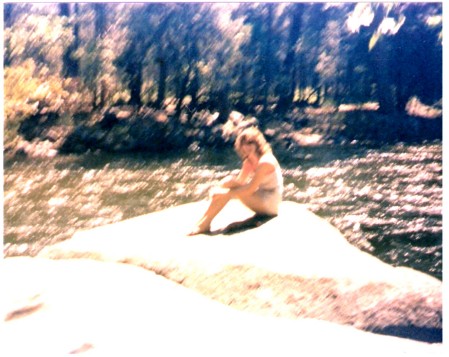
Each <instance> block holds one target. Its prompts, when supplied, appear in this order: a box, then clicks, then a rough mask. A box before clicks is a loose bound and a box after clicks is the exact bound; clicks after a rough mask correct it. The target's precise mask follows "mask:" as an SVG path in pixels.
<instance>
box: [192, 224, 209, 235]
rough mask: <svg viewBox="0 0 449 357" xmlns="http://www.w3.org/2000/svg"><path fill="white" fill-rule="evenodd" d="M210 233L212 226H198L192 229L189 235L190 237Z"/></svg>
mask: <svg viewBox="0 0 449 357" xmlns="http://www.w3.org/2000/svg"><path fill="white" fill-rule="evenodd" d="M208 232H210V226H201V225H198V226H196V227H195V228H194V229H192V230H191V231H190V232H189V233H188V234H187V235H188V236H194V235H197V234H202V233H208Z"/></svg>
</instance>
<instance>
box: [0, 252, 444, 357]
mask: <svg viewBox="0 0 449 357" xmlns="http://www.w3.org/2000/svg"><path fill="white" fill-rule="evenodd" d="M2 300H3V304H2V305H3V307H4V309H3V312H4V314H5V315H4V321H5V322H4V323H3V326H2V334H1V344H0V353H1V355H2V356H8V357H14V356H20V357H22V356H66V355H71V354H78V353H80V354H81V353H83V355H87V356H160V357H164V356H196V357H201V356H204V357H206V356H207V357H210V356H226V357H227V356H304V355H306V356H323V355H345V356H361V355H363V356H376V357H378V356H420V357H421V356H441V355H442V353H443V351H442V346H441V345H439V344H426V343H422V342H416V341H411V340H407V339H400V338H397V337H389V336H381V335H376V334H371V333H368V332H364V331H360V330H358V329H355V328H352V327H349V326H340V325H337V324H333V323H329V322H324V321H317V320H311V319H301V320H291V319H281V318H269V317H261V316H258V315H256V314H249V313H245V312H241V311H237V310H235V309H231V308H229V307H227V306H224V305H223V304H220V303H218V302H215V301H213V300H210V299H208V298H206V297H204V296H202V295H201V294H199V293H197V292H195V291H193V290H189V289H186V288H184V287H182V286H180V285H178V284H175V283H173V282H170V281H169V280H167V279H165V278H163V277H160V276H157V275H155V274H154V273H152V272H148V271H146V270H144V269H141V268H138V267H133V266H130V265H126V264H117V263H100V262H96V261H93V260H84V259H76V260H58V261H55V260H47V259H40V258H7V259H5V260H4V261H3V262H2Z"/></svg>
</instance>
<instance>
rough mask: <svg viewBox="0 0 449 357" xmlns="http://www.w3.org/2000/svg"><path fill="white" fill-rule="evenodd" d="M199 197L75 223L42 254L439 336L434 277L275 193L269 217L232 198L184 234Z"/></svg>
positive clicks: (258, 307) (249, 302)
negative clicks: (203, 227) (388, 260)
mask: <svg viewBox="0 0 449 357" xmlns="http://www.w3.org/2000/svg"><path fill="white" fill-rule="evenodd" d="M206 205H207V202H196V203H191V204H186V205H182V206H178V207H173V208H170V209H167V210H164V211H160V212H155V213H151V214H148V215H145V216H141V217H136V218H133V219H130V220H126V221H123V222H120V223H116V224H112V225H108V226H103V227H99V228H95V229H92V230H89V231H84V232H79V233H77V234H75V236H74V237H73V238H72V239H70V240H67V241H64V242H61V243H58V244H56V245H54V246H49V247H47V248H46V249H44V250H43V251H42V252H41V253H40V257H44V258H53V259H71V258H90V259H96V260H100V261H110V262H122V263H128V264H133V265H136V266H140V267H144V268H145V269H148V270H151V271H154V272H156V273H157V274H160V275H163V276H164V277H166V278H168V279H170V280H173V281H175V282H177V283H180V284H182V285H184V286H185V287H189V288H193V289H196V290H197V291H199V292H201V293H202V294H204V295H206V296H208V297H210V298H212V299H214V300H217V301H220V302H222V303H224V304H226V305H230V306H232V307H234V308H236V309H240V310H245V311H251V312H254V313H258V314H261V315H265V316H280V317H287V318H290V319H301V318H314V319H320V320H327V321H330V322H336V323H339V324H343V325H352V326H354V327H357V328H359V329H363V330H366V331H372V332H378V333H382V334H389V335H394V336H400V337H407V338H410V339H415V340H420V341H426V342H441V340H442V287H441V282H440V281H439V280H437V279H435V278H433V277H430V276H428V275H425V274H423V273H420V272H417V271H414V270H412V269H410V268H394V267H392V266H389V265H388V264H385V263H383V262H381V261H380V260H378V259H377V258H375V257H373V256H371V255H369V254H367V253H363V252H361V251H359V250H358V249H357V248H355V247H353V246H352V245H350V244H349V243H348V242H347V241H346V240H345V238H344V237H343V236H342V235H341V234H340V232H339V231H338V230H337V229H336V228H334V227H333V226H331V225H330V224H328V223H327V222H326V221H324V220H323V219H321V218H319V217H318V216H316V215H314V214H313V213H311V212H310V211H308V210H307V209H306V208H305V207H304V206H302V205H299V204H297V203H293V202H282V205H281V208H280V213H279V216H277V217H275V218H271V219H268V218H261V217H253V214H252V212H251V211H250V210H248V209H246V208H245V207H244V206H243V205H241V204H240V203H239V202H238V201H231V202H230V204H229V205H228V206H226V207H225V209H224V210H223V211H222V212H221V213H220V214H219V215H218V216H217V218H216V220H215V221H214V225H213V226H212V233H211V234H208V235H199V236H194V237H187V236H186V233H187V232H188V231H189V229H190V228H191V227H192V224H193V222H195V221H196V220H197V219H198V218H199V216H200V215H201V213H202V211H203V210H204V209H205V208H206Z"/></svg>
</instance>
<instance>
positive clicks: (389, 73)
mask: <svg viewBox="0 0 449 357" xmlns="http://www.w3.org/2000/svg"><path fill="white" fill-rule="evenodd" d="M4 39H5V53H4V65H5V114H6V127H5V128H6V134H7V135H6V136H8V135H10V133H12V132H14V128H17V126H18V125H19V124H20V122H21V121H22V120H23V119H24V118H26V117H29V116H30V115H33V114H34V113H36V112H37V111H39V110H42V109H43V108H47V110H48V111H51V112H57V113H59V114H60V115H71V116H73V115H75V114H76V113H80V112H92V111H95V110H101V109H104V108H108V107H112V106H114V105H121V104H129V105H133V106H137V107H140V106H148V107H155V108H162V107H164V106H168V105H171V106H174V108H175V110H176V112H177V113H180V111H181V108H182V107H183V106H184V108H185V107H188V108H189V110H192V111H193V110H202V109H209V110H216V111H218V112H219V113H220V118H221V119H220V120H221V121H225V120H226V118H227V116H228V114H229V113H230V111H231V110H238V111H241V112H242V113H245V114H253V115H254V114H256V115H257V116H258V118H260V119H261V120H262V121H263V120H264V118H265V117H267V115H265V114H267V113H271V114H272V113H280V114H282V113H285V112H286V111H288V110H291V109H292V108H293V107H303V106H311V105H312V106H328V105H329V106H338V105H340V104H343V103H358V104H361V103H366V102H376V103H378V105H379V111H380V112H383V113H397V112H404V110H405V108H406V104H407V103H408V102H409V100H410V99H411V98H418V99H419V101H421V102H422V103H425V104H427V105H435V104H439V103H441V98H442V3H394V4H391V3H390V4H387V3H328V4H327V3H263V4H262V3H261V4H258V3H240V4H218V3H217V4H214V3H136V4H126V3H123V4H120V3H64V4H62V3H60V4H31V3H22V4H5V5H4ZM440 105H441V104H440ZM7 139H8V138H6V139H5V140H7Z"/></svg>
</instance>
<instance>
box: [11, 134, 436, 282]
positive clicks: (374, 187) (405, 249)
mask: <svg viewBox="0 0 449 357" xmlns="http://www.w3.org/2000/svg"><path fill="white" fill-rule="evenodd" d="M276 154H277V156H278V158H279V161H280V163H281V166H282V168H283V173H284V179H285V182H284V184H285V195H284V199H285V200H291V201H295V202H299V203H302V204H306V205H307V206H308V208H309V209H310V210H312V211H313V212H315V213H316V214H317V215H319V216H321V217H323V218H325V219H326V220H328V221H329V222H331V223H332V224H333V225H334V226H336V227H337V228H338V229H339V230H340V231H341V232H342V233H343V234H344V235H345V237H346V238H347V240H348V241H349V242H351V243H352V244H354V245H355V246H357V247H359V248H360V249H362V250H364V251H368V252H370V253H372V254H374V255H376V256H377V257H379V258H380V259H382V260H383V261H386V262H388V263H390V264H392V265H395V266H408V267H412V268H414V269H418V270H420V271H423V272H426V273H428V274H431V275H433V276H435V277H437V278H439V279H442V196H443V195H442V144H441V143H440V142H435V143H428V144H423V145H416V146H414V145H402V144H398V145H393V146H384V147H381V148H367V147H362V146H348V147H339V146H333V147H320V148H305V149H301V151H300V152H299V153H295V154H294V153H292V152H284V153H276ZM238 165H239V161H238V158H237V156H236V155H235V154H234V153H233V152H232V151H231V150H226V151H222V152H212V151H206V152H204V151H201V152H198V151H197V152H189V153H185V154H180V155H175V154H171V155H165V156H154V155H149V154H134V155H126V156H124V155H110V154H105V153H89V154H85V155H77V156H76V155H73V156H72V155H69V156H59V157H56V158H54V159H52V160H29V159H28V160H21V161H16V162H10V163H6V164H5V167H4V255H5V256H16V255H30V256H34V255H36V254H37V253H38V252H39V251H40V250H41V249H42V248H43V247H44V246H46V245H49V244H53V243H56V242H58V241H61V240H64V239H68V238H70V237H71V236H72V235H73V233H75V232H76V231H78V230H82V229H88V228H92V227H96V226H99V225H104V224H107V223H112V222H117V221H120V220H123V219H127V218H131V217H134V216H139V215H143V214H147V213H149V212H153V211H157V210H160V209H164V208H168V207H170V206H174V205H179V204H182V203H187V202H192V201H197V200H202V199H204V198H205V197H206V195H207V191H208V188H209V187H210V185H212V184H214V183H216V182H218V181H219V180H220V179H221V178H223V177H224V176H226V175H228V174H229V173H231V172H233V171H235V172H237V171H236V170H237V169H238ZM188 228H189V227H186V229H188ZM298 230H301V227H298ZM323 249H325V247H323ZM354 268H357V267H354Z"/></svg>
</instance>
